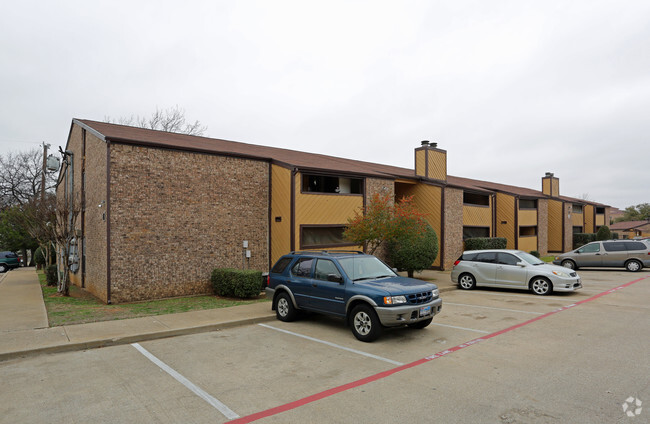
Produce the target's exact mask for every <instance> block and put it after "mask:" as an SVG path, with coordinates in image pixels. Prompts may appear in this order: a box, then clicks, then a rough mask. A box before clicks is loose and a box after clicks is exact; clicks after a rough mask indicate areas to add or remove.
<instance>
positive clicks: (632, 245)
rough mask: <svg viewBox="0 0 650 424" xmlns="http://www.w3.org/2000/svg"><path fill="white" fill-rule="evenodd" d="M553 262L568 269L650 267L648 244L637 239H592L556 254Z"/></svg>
mask: <svg viewBox="0 0 650 424" xmlns="http://www.w3.org/2000/svg"><path fill="white" fill-rule="evenodd" d="M553 263H554V264H556V265H562V266H564V267H566V268H570V269H578V268H589V267H615V268H619V267H625V269H627V270H628V271H632V272H636V271H640V270H641V269H642V268H643V267H644V266H647V267H650V246H648V244H646V243H644V242H642V241H637V240H607V241H593V242H591V243H588V244H585V245H584V246H582V247H579V248H577V249H575V250H572V251H570V252H566V253H563V254H561V255H559V256H556V257H555V260H554V261H553Z"/></svg>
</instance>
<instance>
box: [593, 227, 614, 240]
mask: <svg viewBox="0 0 650 424" xmlns="http://www.w3.org/2000/svg"><path fill="white" fill-rule="evenodd" d="M611 239H612V232H611V231H610V230H609V227H608V226H607V225H603V226H602V227H600V228H599V229H598V231H597V232H596V240H611Z"/></svg>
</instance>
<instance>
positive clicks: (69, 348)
mask: <svg viewBox="0 0 650 424" xmlns="http://www.w3.org/2000/svg"><path fill="white" fill-rule="evenodd" d="M275 319H276V318H275V314H272V315H271V314H270V315H268V316H264V317H254V318H249V319H241V320H236V321H227V322H220V323H216V324H208V325H199V326H195V327H186V328H178V329H170V330H164V331H155V332H151V333H143V334H137V335H130V336H123V337H114V338H103V339H102V338H100V339H97V340H89V341H85V342H68V343H57V344H53V345H50V346H43V347H37V348H30V349H23V350H16V351H11V352H3V353H0V362H4V361H9V360H11V359H16V358H27V357H33V356H38V355H42V354H51V353H62V352H73V351H77V350H87V349H97V348H102V347H109V346H120V345H125V344H131V343H137V342H145V341H150V340H158V339H165V338H168V337H178V336H185V335H191V334H199V333H207V332H211V331H219V330H224V329H228V328H234V327H239V326H243V325H250V324H258V323H262V322H268V321H273V320H275Z"/></svg>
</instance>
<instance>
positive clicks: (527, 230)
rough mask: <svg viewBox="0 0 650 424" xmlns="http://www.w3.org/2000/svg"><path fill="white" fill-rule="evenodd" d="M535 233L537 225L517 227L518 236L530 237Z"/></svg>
mask: <svg viewBox="0 0 650 424" xmlns="http://www.w3.org/2000/svg"><path fill="white" fill-rule="evenodd" d="M536 235H537V226H536V225H535V226H529V227H519V237H531V236H536Z"/></svg>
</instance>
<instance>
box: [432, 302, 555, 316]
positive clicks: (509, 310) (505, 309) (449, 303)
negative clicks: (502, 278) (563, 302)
mask: <svg viewBox="0 0 650 424" xmlns="http://www.w3.org/2000/svg"><path fill="white" fill-rule="evenodd" d="M445 305H454V306H467V307H469V308H482V309H493V310H495V311H506V312H518V313H520V314H533V315H543V314H544V312H532V311H520V310H518V309H507V308H493V307H491V306H480V305H468V304H466V303H451V302H445Z"/></svg>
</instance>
